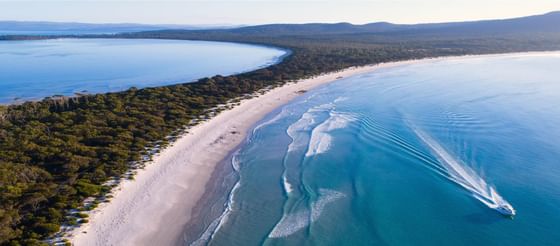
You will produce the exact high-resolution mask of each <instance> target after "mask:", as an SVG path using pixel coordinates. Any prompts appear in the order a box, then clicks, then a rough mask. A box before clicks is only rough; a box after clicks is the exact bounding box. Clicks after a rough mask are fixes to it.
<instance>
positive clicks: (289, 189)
mask: <svg viewBox="0 0 560 246" xmlns="http://www.w3.org/2000/svg"><path fill="white" fill-rule="evenodd" d="M282 181H283V183H284V191H285V192H286V194H290V193H292V191H294V187H293V185H292V184H291V183H290V182H289V181H288V177H286V175H282Z"/></svg>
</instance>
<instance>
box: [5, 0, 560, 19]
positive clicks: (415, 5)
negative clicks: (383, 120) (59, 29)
mask: <svg viewBox="0 0 560 246" xmlns="http://www.w3.org/2000/svg"><path fill="white" fill-rule="evenodd" d="M554 10H560V0H385V1H383V0H369V1H367V0H323V1H320V0H300V1H295V0H283V1H279V0H245V1H236V0H231V1H223V0H222V1H217V0H206V1H192V0H174V1H166V0H163V1H156V0H151V1H140V0H121V1H110V0H99V1H94V0H67V1H52V0H34V1H30V0H0V20H33V21H76V22H93V23H109V22H110V23H115V22H119V23H120V22H134V23H158V24H163V23H166V24H197V25H198V24H263V23H303V22H352V23H367V22H376V21H390V22H395V23H419V22H444V21H460V20H479V19H494V18H507V17H517V16H525V15H533V14H542V13H546V12H550V11H554Z"/></svg>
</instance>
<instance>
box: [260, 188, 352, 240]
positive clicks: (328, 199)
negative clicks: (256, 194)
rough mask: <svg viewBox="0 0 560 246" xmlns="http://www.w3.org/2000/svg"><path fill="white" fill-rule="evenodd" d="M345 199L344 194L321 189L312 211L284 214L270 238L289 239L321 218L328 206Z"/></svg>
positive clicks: (305, 210)
mask: <svg viewBox="0 0 560 246" xmlns="http://www.w3.org/2000/svg"><path fill="white" fill-rule="evenodd" d="M343 197H344V194H342V193H340V192H338V191H334V190H327V189H320V190H319V199H318V200H317V201H316V202H314V203H313V204H312V206H311V208H310V209H304V210H301V211H298V212H294V213H289V214H284V216H282V218H281V219H280V221H279V222H278V223H277V224H276V226H274V229H272V231H271V232H270V234H269V235H268V237H269V238H280V237H287V236H289V235H292V234H294V233H296V232H298V231H300V230H303V229H305V228H307V227H308V226H310V225H311V224H312V223H313V222H315V221H317V220H318V219H319V218H320V217H321V214H322V213H323V211H324V209H325V207H326V206H327V205H328V204H330V203H332V202H334V201H336V200H339V199H341V198H343Z"/></svg>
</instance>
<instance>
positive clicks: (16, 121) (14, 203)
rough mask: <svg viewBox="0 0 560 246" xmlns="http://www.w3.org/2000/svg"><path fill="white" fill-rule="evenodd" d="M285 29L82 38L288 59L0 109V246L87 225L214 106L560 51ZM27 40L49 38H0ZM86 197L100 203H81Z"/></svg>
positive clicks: (458, 39) (453, 38)
mask: <svg viewBox="0 0 560 246" xmlns="http://www.w3.org/2000/svg"><path fill="white" fill-rule="evenodd" d="M300 27H301V28H303V27H304V25H302V26H300ZM282 28H283V29H282V30H284V31H282V32H278V31H277V28H275V27H273V28H271V27H267V28H262V29H258V28H257V29H256V30H255V28H253V31H252V32H246V30H244V29H243V28H239V29H232V30H220V31H179V30H169V31H150V32H141V33H128V34H119V35H102V36H81V37H89V38H107V37H111V38H163V39H196V40H216V41H230V42H245V43H253V44H264V45H272V46H277V47H282V48H287V49H290V50H291V51H292V53H291V55H290V56H289V57H286V58H285V59H284V61H283V62H281V63H279V64H276V65H273V66H270V67H267V68H263V69H259V70H256V71H252V72H248V73H244V74H238V75H233V76H227V77H223V76H214V77H211V78H203V79H200V80H198V81H196V82H193V83H184V84H177V85H172V86H163V87H157V88H145V89H137V88H130V89H128V90H126V91H123V92H117V93H106V94H97V95H83V96H79V97H51V98H45V99H44V100H42V101H37V102H26V103H24V104H20V105H7V106H0V245H41V244H46V243H45V239H47V238H49V237H50V236H52V235H53V234H55V233H56V232H58V231H59V229H60V226H61V225H76V224H78V223H84V222H87V218H86V217H87V215H86V214H83V213H79V212H73V211H84V210H88V209H92V208H94V207H95V205H96V204H97V202H99V201H103V200H104V199H107V198H108V197H107V196H106V195H107V193H108V192H109V191H110V189H111V186H110V185H107V181H109V180H114V179H116V178H122V177H125V176H126V175H127V172H128V171H130V169H132V168H136V167H138V166H141V163H143V162H144V161H146V157H147V156H150V155H151V154H152V153H154V150H157V149H159V148H162V147H165V146H166V145H167V144H168V143H169V142H170V141H172V140H173V139H174V137H176V136H177V135H179V134H181V133H183V132H184V131H188V127H189V126H190V125H192V124H195V123H196V122H197V120H198V119H201V118H204V117H207V116H208V115H209V114H210V112H212V110H213V109H215V107H216V106H217V105H219V104H223V103H227V102H231V101H233V100H237V99H239V98H241V97H245V96H248V95H252V94H254V93H255V92H257V91H260V90H265V89H267V88H271V87H276V86H280V85H282V84H284V83H286V82H288V81H294V80H298V79H302V78H306V77H310V76H315V75H318V74H321V73H326V72H330V71H335V70H340V69H344V68H347V67H351V66H360V65H366V64H375V63H381V62H391V61H398V60H407V59H420V58H426V57H437V56H451V55H465V54H485V53H504V52H515V51H541V50H559V49H560V30H558V31H556V30H553V31H550V30H541V31H539V30H536V31H539V32H538V35H533V34H531V35H528V34H527V32H525V31H524V30H519V31H517V32H514V31H512V32H507V33H501V34H500V35H497V36H496V35H495V34H494V33H490V34H488V33H487V32H484V33H478V34H477V33H467V32H466V31H465V33H461V34H457V33H455V34H449V33H450V32H451V31H449V30H452V29H449V30H447V29H446V30H443V29H441V27H439V26H438V27H437V28H438V29H437V30H436V29H433V28H432V29H426V30H424V31H421V30H418V29H412V31H410V30H408V29H407V30H408V31H407V30H405V31H403V30H392V31H391V32H383V33H379V32H373V31H360V32H342V33H336V32H335V33H333V32H331V31H329V30H330V29H329V28H328V27H322V28H320V29H319V30H318V31H317V30H316V31H310V32H302V31H299V30H300V29H298V28H297V27H290V28H285V27H282ZM306 28H307V27H306ZM446 28H455V27H454V26H453V25H451V26H450V27H446ZM514 29H515V28H513V29H512V30H514ZM321 30H326V31H321ZM422 30H423V29H422ZM438 30H439V31H438ZM464 30H467V29H464ZM533 31H535V30H533ZM279 33H280V34H279ZM451 33H453V32H451ZM65 37H68V36H65ZM29 38H33V39H37V38H53V37H38V36H34V37H24V36H18V37H13V36H12V37H3V39H10V40H13V39H29ZM139 164H140V165H139ZM88 197H96V198H97V199H98V200H97V201H96V202H93V203H90V204H88V205H87V206H84V203H83V201H84V200H85V199H86V198H88ZM71 212H72V216H69V214H70V213H71Z"/></svg>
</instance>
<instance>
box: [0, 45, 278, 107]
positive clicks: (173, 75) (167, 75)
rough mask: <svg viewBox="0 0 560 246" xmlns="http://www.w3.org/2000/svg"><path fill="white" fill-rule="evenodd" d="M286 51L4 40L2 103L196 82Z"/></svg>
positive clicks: (1, 52)
mask: <svg viewBox="0 0 560 246" xmlns="http://www.w3.org/2000/svg"><path fill="white" fill-rule="evenodd" d="M284 54H285V51H283V50H279V49H273V48H268V47H262V46H252V45H244V44H234V43H220V42H204V41H177V40H147V39H134V40H126V39H56V40H39V41H2V42H0V103H9V102H13V101H14V100H20V101H21V100H30V99H31V100H32V99H41V98H43V97H47V96H53V95H67V96H71V95H74V94H75V93H100V92H109V91H121V90H126V89H128V88H130V87H133V86H134V87H138V88H142V87H153V86H160V85H169V84H175V83H184V82H191V81H193V80H196V79H199V78H204V77H208V76H213V75H217V74H221V75H230V74H235V73H240V72H245V71H249V70H254V69H257V68H261V67H264V66H268V65H271V64H274V63H276V62H278V61H279V59H280V58H281V57H282V56H283V55H284Z"/></svg>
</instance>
